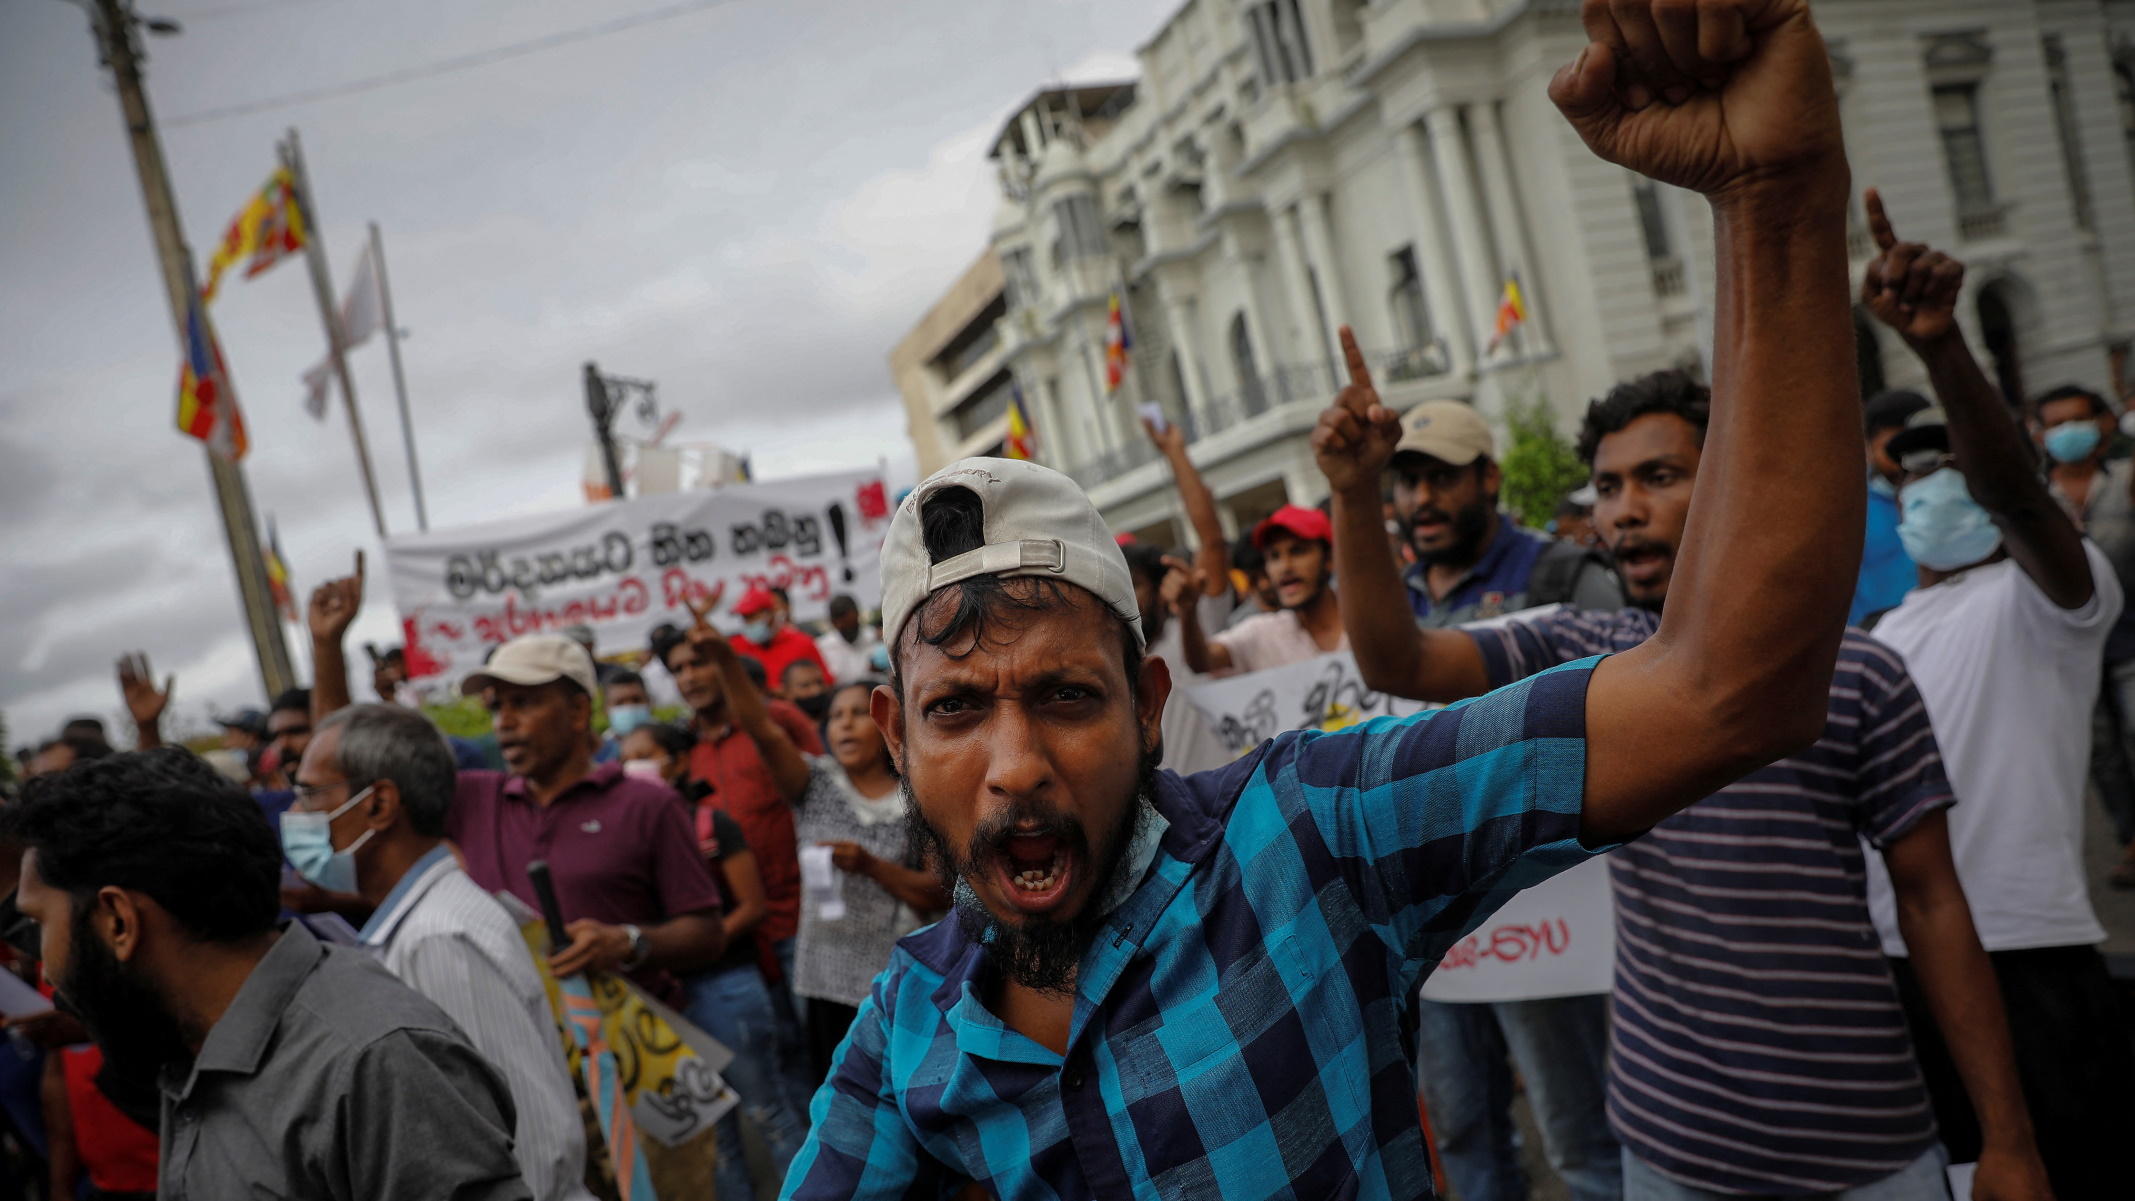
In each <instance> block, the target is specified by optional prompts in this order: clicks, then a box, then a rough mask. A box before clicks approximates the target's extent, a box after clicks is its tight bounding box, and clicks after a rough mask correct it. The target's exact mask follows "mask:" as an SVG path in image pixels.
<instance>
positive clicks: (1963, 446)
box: [1861, 188, 2094, 609]
mask: <svg viewBox="0 0 2135 1201" xmlns="http://www.w3.org/2000/svg"><path fill="white" fill-rule="evenodd" d="M1868 229H1869V232H1870V233H1872V234H1873V235H1874V236H1875V240H1876V246H1877V247H1878V248H1879V250H1880V251H1881V253H1879V254H1877V255H1876V257H1875V260H1874V261H1873V262H1871V263H1869V264H1868V270H1867V272H1866V273H1865V274H1864V275H1863V276H1862V278H1861V302H1862V303H1863V304H1865V305H1866V306H1867V307H1868V311H1869V312H1871V313H1874V314H1875V315H1876V319H1877V320H1879V321H1881V322H1882V323H1883V324H1885V325H1887V326H1889V327H1891V328H1892V329H1894V330H1896V331H1898V336H1899V337H1901V338H1903V339H1905V344H1906V345H1907V346H1908V347H1911V348H1912V352H1913V353H1914V354H1916V355H1919V356H1920V361H1921V362H1923V363H1925V364H1927V376H1928V381H1929V382H1930V383H1931V384H1933V385H1934V388H1935V397H1936V399H1938V400H1940V401H1941V402H1942V411H1943V413H1944V414H1945V415H1946V416H1947V417H1948V419H1949V430H1950V455H1951V457H1952V458H1953V459H1954V460H1955V461H1956V463H1955V465H1956V468H1957V470H1958V472H1959V473H1960V474H1962V475H1963V476H1964V482H1965V490H1966V491H1968V492H1970V493H1971V494H1972V499H1973V500H1976V501H1978V502H1979V505H1980V507H1981V508H1983V509H1985V510H1986V511H1987V512H1988V514H1989V515H1990V516H1992V517H1993V518H1994V524H1995V527H1996V528H1998V529H2000V530H2001V532H2002V545H2003V546H2004V547H2007V548H2008V551H2009V557H2010V558H2012V559H2014V560H2016V564H2017V566H2018V567H2020V568H2022V569H2023V571H2024V574H2025V575H2028V576H2030V577H2031V580H2032V582H2033V583H2035V584H2037V585H2038V586H2039V588H2040V590H2041V591H2043V592H2045V593H2046V595H2047V596H2049V597H2051V598H2052V599H2053V602H2054V603H2055V604H2057V605H2059V606H2061V607H2062V608H2064V609H2080V608H2082V607H2083V606H2084V605H2086V604H2089V603H2090V599H2091V593H2092V591H2093V590H2094V585H2093V584H2092V581H2091V568H2090V561H2089V558H2088V557H2087V556H2086V555H2085V554H2084V553H2083V535H2082V534H2081V533H2080V532H2079V531H2078V530H2077V529H2076V523H2075V522H2073V521H2071V520H2069V517H2068V514H2067V513H2066V512H2065V511H2064V510H2063V509H2062V508H2061V506H2060V505H2059V504H2057V503H2056V502H2055V501H2054V499H2053V495H2052V494H2051V493H2049V492H2048V491H2047V490H2046V481H2045V480H2044V479H2043V478H2041V476H2040V475H2039V469H2038V463H2037V460H2035V459H2034V458H2033V457H2032V453H2031V440H2030V439H2029V438H2026V437H2025V436H2024V431H2023V430H2022V429H2021V428H2020V427H2019V426H2018V425H2017V423H2016V418H2015V417H2014V416H2013V415H2011V414H2010V412H2009V406H2008V405H2006V404H2004V403H2003V401H2002V394H2001V391H2000V390H1999V389H1997V388H1996V387H1995V386H1994V385H1993V384H1992V383H1989V382H1988V380H1987V375H1986V373H1985V372H1984V371H1981V370H1980V369H1979V361H1978V360H1977V359H1974V358H1973V357H1972V350H1971V347H1969V346H1967V345H1966V344H1965V336H1964V330H1963V329H1961V328H1959V327H1958V324H1957V295H1958V290H1959V289H1960V288H1962V287H1963V286H1964V264H1963V263H1961V262H1958V261H1957V260H1956V259H1953V258H1951V257H1949V256H1948V255H1946V254H1943V253H1942V252H1941V251H1939V250H1932V249H1930V248H1928V247H1927V246H1926V245H1924V244H1922V243H1919V242H1900V241H1899V240H1898V235H1897V232H1896V231H1895V230H1893V229H1892V228H1891V224H1890V217H1889V215H1888V214H1886V213H1885V212H1884V211H1883V198H1882V197H1881V196H1880V195H1878V194H1877V193H1876V191H1875V189H1874V188H1870V189H1869V190H1868Z"/></svg>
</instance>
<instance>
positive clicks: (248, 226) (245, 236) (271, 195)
mask: <svg viewBox="0 0 2135 1201" xmlns="http://www.w3.org/2000/svg"><path fill="white" fill-rule="evenodd" d="M296 195H297V189H296V181H295V180H294V179H292V178H291V177H290V174H289V169H288V168H287V167H279V168H276V169H275V172H274V174H272V175H270V176H268V177H267V182H266V184H265V185H264V186H262V187H261V188H260V190H259V191H258V193H256V194H255V195H254V196H253V197H252V199H250V200H248V201H246V202H245V207H244V208H242V209H239V210H238V213H237V216H236V217H235V218H233V219H232V220H231V222H230V228H228V229H226V230H224V231H223V235H222V242H221V244H220V245H218V246H216V247H215V257H214V258H213V259H212V260H210V261H209V263H208V282H207V284H206V286H205V287H202V288H201V289H200V299H202V300H203V301H213V300H214V299H215V290H216V288H217V287H219V286H220V285H221V284H222V274H223V272H225V271H228V270H229V269H230V268H231V267H233V266H235V265H237V263H238V261H239V260H246V262H245V278H246V279H250V278H252V277H253V276H255V275H258V274H259V273H260V272H262V271H265V270H266V269H267V268H269V267H272V266H274V265H275V264H276V263H278V262H280V261H281V260H282V258H283V257H284V256H286V255H289V254H293V253H295V252H296V251H298V250H301V249H303V247H304V215H303V213H302V212H301V211H300V210H299V209H298V208H297V199H296Z"/></svg>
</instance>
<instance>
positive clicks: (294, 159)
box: [277, 127, 385, 539]
mask: <svg viewBox="0 0 2135 1201" xmlns="http://www.w3.org/2000/svg"><path fill="white" fill-rule="evenodd" d="M277 149H278V150H279V151H280V153H281V156H282V165H283V166H285V167H287V168H289V177H290V178H291V179H293V180H295V181H296V197H297V210H298V211H299V212H301V213H303V214H304V262H305V265H306V266H308V267H310V268H311V290H312V294H313V295H314V296H316V297H317V298H318V301H319V320H320V321H321V322H323V323H325V325H326V349H327V351H328V354H329V357H331V358H332V360H333V364H334V375H335V376H336V377H338V378H339V379H340V381H341V407H342V408H343V409H345V410H347V412H348V433H349V437H351V438H353V439H354V440H355V442H356V466H357V467H359V468H361V469H362V470H363V494H364V495H365V496H367V497H369V498H370V502H371V524H372V525H374V526H376V527H377V528H378V537H379V538H380V539H383V538H384V537H385V510H384V509H383V508H380V507H379V504H378V478H377V476H375V475H373V474H372V472H371V444H370V443H369V442H368V441H367V440H365V438H364V436H363V414H362V413H359V412H357V411H356V381H355V380H354V379H352V378H351V377H350V376H349V373H348V343H347V341H346V340H345V339H344V338H343V337H342V336H341V311H340V308H339V306H337V305H335V304H334V279H333V274H332V273H331V272H330V271H329V270H328V269H327V266H326V232H325V231H324V230H322V229H320V228H319V208H318V206H317V205H315V204H313V203H312V198H311V176H310V175H309V174H307V173H306V172H305V170H304V146H303V144H302V143H301V142H299V141H297V131H296V129H295V128H294V127H291V129H290V130H289V136H288V137H287V138H284V139H283V140H282V144H281V145H280V146H279V147H277Z"/></svg>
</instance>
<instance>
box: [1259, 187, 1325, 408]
mask: <svg viewBox="0 0 2135 1201" xmlns="http://www.w3.org/2000/svg"><path fill="white" fill-rule="evenodd" d="M1268 224H1270V225H1272V226H1274V227H1275V247H1276V252H1277V253H1278V254H1280V255H1282V262H1283V271H1284V274H1286V275H1287V276H1289V279H1290V286H1289V287H1288V288H1287V289H1286V291H1288V292H1289V294H1290V316H1291V318H1292V319H1293V320H1294V321H1296V323H1297V331H1298V333H1299V334H1301V335H1303V337H1304V338H1305V345H1304V346H1301V347H1298V350H1299V351H1300V352H1302V353H1303V354H1304V356H1305V357H1306V358H1307V359H1308V360H1309V359H1310V358H1312V357H1313V351H1314V349H1315V348H1314V347H1313V345H1312V343H1313V342H1315V341H1319V342H1324V340H1325V338H1326V336H1327V331H1326V329H1325V328H1324V327H1322V326H1321V325H1320V314H1319V306H1318V305H1315V304H1313V303H1312V267H1311V266H1310V264H1308V263H1306V262H1305V250H1304V247H1302V246H1300V245H1299V244H1298V240H1297V231H1296V230H1295V229H1293V228H1291V225H1290V211H1289V210H1288V209H1279V210H1270V211H1269V213H1268ZM1319 352H1320V353H1319V356H1318V357H1322V358H1324V357H1326V356H1327V350H1326V348H1325V347H1324V346H1323V347H1321V348H1319ZM1268 366H1269V368H1270V369H1272V368H1273V367H1274V364H1272V363H1271V364H1269V365H1268Z"/></svg>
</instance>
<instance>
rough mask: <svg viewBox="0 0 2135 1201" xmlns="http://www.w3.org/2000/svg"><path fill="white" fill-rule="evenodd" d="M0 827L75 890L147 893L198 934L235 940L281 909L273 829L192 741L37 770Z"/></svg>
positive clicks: (45, 873) (86, 894) (268, 922)
mask: <svg viewBox="0 0 2135 1201" xmlns="http://www.w3.org/2000/svg"><path fill="white" fill-rule="evenodd" d="M0 838H4V839H6V840H7V841H9V842H13V843H15V844H17V845H19V846H23V847H26V848H28V849H30V850H34V851H36V852H37V874H38V875H40V876H42V877H43V878H44V880H45V882H46V883H48V884H50V885H51V886H52V887H54V888H58V889H63V890H65V891H66V892H68V893H71V894H72V895H73V897H74V902H75V907H76V910H77V911H80V910H81V909H82V908H84V907H85V906H87V905H88V904H89V903H90V902H91V900H92V898H94V897H95V896H96V892H97V890H98V889H100V888H105V887H109V886H114V885H115V886H117V887H119V888H125V889H130V890H132V891H135V892H142V893H146V894H148V895H149V896H150V897H152V898H154V899H155V902H156V904H158V905H160V906H162V907H163V908H164V910H165V911H167V912H168V913H169V914H170V915H171V916H172V917H174V918H176V919H177V920H178V922H179V924H180V925H182V926H184V927H185V929H186V931H187V933H189V934H191V935H192V936H193V937H194V938H196V939H199V940H200V941H202V942H225V943H226V942H240V941H243V940H245V939H247V938H251V937H254V936H256V935H260V934H264V933H266V932H267V931H268V930H271V929H273V928H274V923H275V920H276V919H277V918H278V917H279V916H280V914H281V892H280V885H281V876H282V847H281V840H280V839H279V838H278V837H277V836H276V835H275V832H274V829H273V827H271V826H269V825H268V824H267V818H266V815H265V814H264V813H262V812H261V811H260V807H259V805H258V804H257V803H255V802H254V801H253V800H252V798H251V797H249V796H246V795H245V793H244V791H243V790H242V789H240V788H238V786H237V785H235V784H232V783H231V782H230V781H229V780H227V779H225V778H224V777H223V775H222V774H221V773H220V772H217V771H216V770H215V769H214V768H212V767H210V766H208V765H207V763H206V762H205V761H204V760H202V759H200V758H199V757H197V756H195V755H194V754H192V753H191V752H190V751H185V750H181V749H179V748H177V747H161V748H158V749H156V750H152V751H135V752H132V753H129V754H124V755H113V756H112V757H110V758H108V759H99V760H97V761H95V762H93V763H78V764H76V765H74V766H73V767H71V768H68V769H67V770H66V771H63V772H54V773H52V774H50V775H43V776H38V777H37V778H36V779H34V780H31V781H30V782H29V783H28V784H27V785H25V786H24V787H23V790H22V797H21V799H20V800H18V801H16V802H15V803H14V804H11V805H9V806H7V808H6V809H4V810H0Z"/></svg>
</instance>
